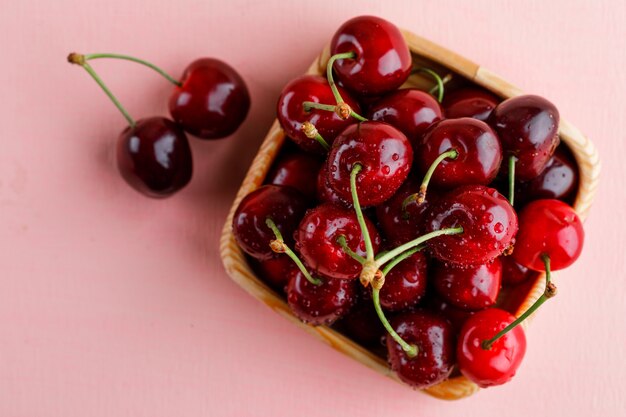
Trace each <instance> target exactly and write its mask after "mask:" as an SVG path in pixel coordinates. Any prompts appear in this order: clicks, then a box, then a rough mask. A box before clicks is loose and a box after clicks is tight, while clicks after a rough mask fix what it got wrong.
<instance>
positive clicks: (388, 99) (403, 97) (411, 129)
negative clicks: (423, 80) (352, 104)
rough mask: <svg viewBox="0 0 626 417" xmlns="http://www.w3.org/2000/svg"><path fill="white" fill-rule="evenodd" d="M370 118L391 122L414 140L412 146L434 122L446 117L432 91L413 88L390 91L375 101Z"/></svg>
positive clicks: (414, 146) (416, 144) (416, 145)
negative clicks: (431, 93)
mask: <svg viewBox="0 0 626 417" xmlns="http://www.w3.org/2000/svg"><path fill="white" fill-rule="evenodd" d="M367 115H368V116H367V117H368V118H369V119H371V120H376V121H379V122H385V123H389V124H390V125H392V126H394V127H396V128H397V129H399V130H400V131H401V132H402V133H404V134H405V135H406V137H407V138H408V139H409V141H410V142H411V144H412V146H413V149H417V147H418V146H419V145H420V143H421V142H422V136H423V135H424V133H425V132H426V130H427V129H428V128H429V127H430V126H431V125H432V124H433V123H435V122H438V121H439V120H441V119H443V115H442V112H441V106H439V103H438V102H437V100H435V98H434V97H433V96H431V95H430V94H428V93H426V92H424V91H421V90H417V89H414V88H406V89H402V90H398V91H394V92H391V93H389V94H387V95H386V96H384V97H383V98H381V99H380V100H378V101H377V102H375V103H374V104H373V105H372V106H371V107H370V109H369V112H368V113H367Z"/></svg>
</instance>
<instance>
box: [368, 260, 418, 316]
mask: <svg viewBox="0 0 626 417" xmlns="http://www.w3.org/2000/svg"><path fill="white" fill-rule="evenodd" d="M427 265H428V260H427V259H426V256H425V255H424V254H423V253H422V252H416V253H414V254H413V255H411V256H410V257H408V258H406V259H404V260H403V261H401V262H400V263H398V264H397V265H396V266H395V267H394V268H393V269H392V270H391V271H389V272H388V273H387V274H386V275H385V284H384V285H383V286H382V288H381V289H380V304H381V306H382V307H383V308H385V309H386V310H388V311H400V310H404V309H406V308H408V307H412V306H414V305H416V304H417V303H419V302H420V300H421V299H422V298H423V297H424V295H425V294H426V268H427Z"/></svg>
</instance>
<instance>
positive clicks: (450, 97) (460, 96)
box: [442, 87, 500, 122]
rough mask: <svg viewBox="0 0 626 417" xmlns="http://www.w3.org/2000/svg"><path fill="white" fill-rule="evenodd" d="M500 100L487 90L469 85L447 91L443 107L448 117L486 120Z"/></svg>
mask: <svg viewBox="0 0 626 417" xmlns="http://www.w3.org/2000/svg"><path fill="white" fill-rule="evenodd" d="M499 102H500V99H499V98H498V97H496V96H495V95H493V94H491V93H489V92H487V91H485V90H481V89H479V88H473V87H468V88H463V89H460V90H456V91H453V92H451V93H447V92H446V95H445V97H444V99H443V103H442V107H443V109H444V112H445V114H446V118H448V119H460V118H461V117H471V118H473V119H478V120H481V121H483V122H485V121H487V119H488V118H489V115H490V114H491V112H492V111H493V109H494V108H495V107H496V106H497V105H498V103H499Z"/></svg>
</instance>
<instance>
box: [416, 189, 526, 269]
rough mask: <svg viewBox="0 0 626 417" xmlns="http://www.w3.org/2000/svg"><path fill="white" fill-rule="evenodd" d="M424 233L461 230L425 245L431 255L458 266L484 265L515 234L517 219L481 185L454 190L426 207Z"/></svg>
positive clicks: (493, 192)
mask: <svg viewBox="0 0 626 417" xmlns="http://www.w3.org/2000/svg"><path fill="white" fill-rule="evenodd" d="M424 221H425V224H424V229H425V231H426V232H427V233H431V232H434V231H437V230H440V229H448V228H458V227H461V228H462V230H463V232H462V233H460V234H450V235H444V236H439V237H437V238H436V239H433V240H432V242H430V243H429V249H430V252H431V253H432V255H433V256H434V257H435V258H437V259H439V260H441V261H443V262H451V263H455V264H460V265H466V266H467V265H478V264H483V263H486V262H488V261H490V260H492V259H495V258H496V257H497V256H499V255H500V254H502V252H504V251H505V250H506V249H507V248H509V246H510V245H511V244H512V243H513V238H514V237H515V234H516V233H517V215H516V214H515V210H513V207H512V206H511V204H509V202H508V201H507V200H506V199H505V198H504V197H503V196H502V195H500V194H499V193H498V192H497V191H496V190H495V189H493V188H488V187H485V186H482V185H466V186H463V187H459V188H456V189H454V190H452V191H450V192H449V193H447V194H446V195H444V196H442V197H441V198H439V199H437V200H436V201H435V202H434V203H432V204H431V205H430V208H429V209H428V210H427V212H426V216H425V220H424Z"/></svg>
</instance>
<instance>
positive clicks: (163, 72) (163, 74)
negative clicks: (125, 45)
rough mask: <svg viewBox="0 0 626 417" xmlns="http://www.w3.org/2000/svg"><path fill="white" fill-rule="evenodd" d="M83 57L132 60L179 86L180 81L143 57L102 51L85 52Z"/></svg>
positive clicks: (87, 59)
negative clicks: (100, 52)
mask: <svg viewBox="0 0 626 417" xmlns="http://www.w3.org/2000/svg"><path fill="white" fill-rule="evenodd" d="M84 57H85V61H91V60H92V59H101V58H114V59H122V60H125V61H132V62H136V63H138V64H141V65H144V66H146V67H148V68H151V69H153V70H154V71H156V72H158V73H159V74H161V75H162V76H163V77H164V78H165V79H166V80H168V81H169V82H171V83H172V84H174V85H176V86H178V87H181V86H182V83H181V82H180V81H178V80H176V79H175V78H174V77H172V76H171V75H169V74H168V73H167V72H165V71H163V70H162V69H161V68H159V67H157V66H156V65H154V64H152V63H150V62H148V61H144V60H143V59H139V58H135V57H134V56H129V55H122V54H110V53H104V54H86V55H84Z"/></svg>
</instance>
